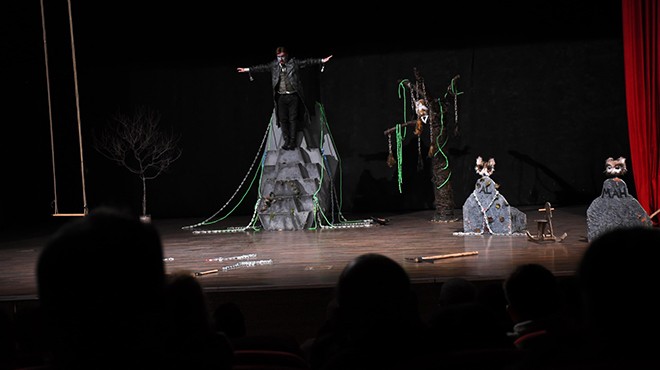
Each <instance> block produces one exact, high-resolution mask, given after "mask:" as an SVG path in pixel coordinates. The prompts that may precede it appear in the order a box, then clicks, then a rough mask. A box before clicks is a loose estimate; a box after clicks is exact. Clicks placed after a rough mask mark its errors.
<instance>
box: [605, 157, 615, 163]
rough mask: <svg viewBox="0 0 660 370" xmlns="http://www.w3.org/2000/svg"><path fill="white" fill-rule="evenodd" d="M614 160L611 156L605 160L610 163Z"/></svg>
mask: <svg viewBox="0 0 660 370" xmlns="http://www.w3.org/2000/svg"><path fill="white" fill-rule="evenodd" d="M612 161H614V158H612V157H609V158H607V159H606V160H605V163H610V162H612Z"/></svg>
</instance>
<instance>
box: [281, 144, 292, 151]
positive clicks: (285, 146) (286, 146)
mask: <svg viewBox="0 0 660 370" xmlns="http://www.w3.org/2000/svg"><path fill="white" fill-rule="evenodd" d="M282 149H284V150H291V148H290V147H289V146H288V145H287V144H284V145H282Z"/></svg>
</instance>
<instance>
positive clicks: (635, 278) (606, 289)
mask: <svg viewBox="0 0 660 370" xmlns="http://www.w3.org/2000/svg"><path fill="white" fill-rule="evenodd" d="M659 247H660V229H657V228H648V227H629V228H619V229H614V230H612V231H609V232H607V233H604V234H602V235H600V236H599V237H597V238H596V239H595V240H593V241H592V242H591V244H590V245H589V248H588V249H587V251H586V252H585V254H584V255H583V258H582V260H581V262H580V264H579V266H578V269H577V274H576V275H577V279H578V285H579V287H580V290H581V292H582V297H583V307H584V314H585V316H584V324H585V338H584V341H583V343H586V348H585V350H584V351H583V354H586V355H585V356H582V357H581V362H580V363H578V364H579V365H580V366H582V367H583V368H587V369H660V357H658V354H657V342H656V341H655V340H654V339H653V338H655V337H654V334H655V333H656V332H657V329H658V328H660V318H659V316H658V310H657V301H656V300H657V293H656V292H657V290H656V289H657V284H656V282H657V281H658V276H657V271H656V270H655V269H656V268H657V261H658V259H659V258H658V257H659V256H660V249H659Z"/></svg>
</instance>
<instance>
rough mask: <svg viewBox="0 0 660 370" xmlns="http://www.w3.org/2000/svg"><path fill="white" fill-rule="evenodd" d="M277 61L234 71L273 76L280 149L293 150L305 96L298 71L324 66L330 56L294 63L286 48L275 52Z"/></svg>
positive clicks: (294, 59)
mask: <svg viewBox="0 0 660 370" xmlns="http://www.w3.org/2000/svg"><path fill="white" fill-rule="evenodd" d="M275 54H276V56H277V58H276V59H275V60H273V61H272V62H270V63H266V64H260V65H256V66H252V67H249V68H242V67H239V68H237V70H238V72H240V73H243V72H248V73H252V72H270V73H271V75H272V86H273V100H274V104H275V111H276V115H277V126H278V127H280V128H281V129H282V138H283V140H284V144H283V145H282V148H283V149H286V150H293V149H295V148H296V146H297V143H296V132H297V130H298V128H299V121H300V114H299V109H300V106H301V105H302V106H303V108H304V109H305V111H307V107H306V106H305V100H304V93H303V87H302V83H301V81H300V76H299V69H300V68H305V67H307V66H310V65H319V64H320V65H323V64H325V63H327V62H328V61H329V60H330V58H332V55H330V56H328V57H325V58H309V59H300V60H298V59H296V58H289V53H288V52H287V50H286V48H284V47H278V48H277V49H276V50H275Z"/></svg>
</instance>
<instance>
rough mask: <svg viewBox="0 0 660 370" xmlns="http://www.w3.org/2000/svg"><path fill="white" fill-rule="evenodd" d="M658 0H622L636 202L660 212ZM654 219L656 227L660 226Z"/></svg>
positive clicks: (659, 47)
mask: <svg viewBox="0 0 660 370" xmlns="http://www.w3.org/2000/svg"><path fill="white" fill-rule="evenodd" d="M658 3H659V2H658V0H622V16H623V52H624V67H625V79H626V106H627V111H628V135H629V138H630V157H631V158H630V159H631V164H630V165H631V166H630V167H631V169H632V172H633V176H634V180H635V190H636V193H637V200H638V201H639V203H640V204H641V205H642V207H644V209H645V210H646V211H647V212H648V213H649V214H653V213H654V212H655V211H656V210H658V209H660V151H658V140H659V139H660V129H659V128H658V124H659V123H660V109H659V107H660V74H659V73H658V72H659V70H660V68H659V66H660V45H659V43H660V28H659V27H658V22H660V6H659V5H658ZM658 217H660V216H657V217H654V224H656V225H657V224H658V222H657V221H655V220H657V219H658Z"/></svg>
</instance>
